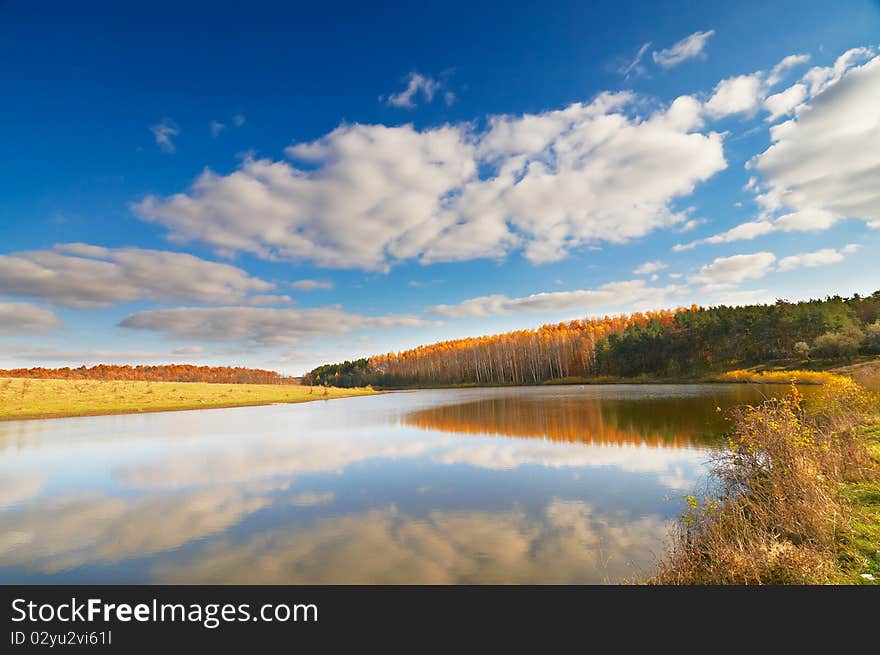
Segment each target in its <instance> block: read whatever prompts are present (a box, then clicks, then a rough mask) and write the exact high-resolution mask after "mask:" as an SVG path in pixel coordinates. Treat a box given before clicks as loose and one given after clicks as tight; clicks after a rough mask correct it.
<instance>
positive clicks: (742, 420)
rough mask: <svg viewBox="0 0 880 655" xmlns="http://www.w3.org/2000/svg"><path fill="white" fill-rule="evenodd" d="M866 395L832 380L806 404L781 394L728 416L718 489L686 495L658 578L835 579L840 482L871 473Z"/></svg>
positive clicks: (842, 517) (841, 519)
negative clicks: (864, 435) (864, 437)
mask: <svg viewBox="0 0 880 655" xmlns="http://www.w3.org/2000/svg"><path fill="white" fill-rule="evenodd" d="M869 411H870V404H869V400H868V397H867V395H866V393H865V392H864V391H863V390H862V389H861V388H860V387H859V386H858V385H857V384H855V383H854V382H852V381H851V380H849V379H846V378H840V377H834V378H833V379H831V380H829V381H828V382H827V383H826V384H825V385H824V386H823V388H822V391H821V392H820V393H819V394H817V396H816V397H815V398H812V399H811V400H810V402H809V403H805V402H804V400H803V398H802V397H801V395H800V394H799V393H798V391H797V389H796V388H795V387H793V388H792V391H791V394H790V395H789V396H788V397H786V398H783V399H773V400H767V401H765V402H763V403H762V404H760V405H757V406H754V407H752V406H746V407H742V408H739V409H737V410H735V412H734V417H733V418H734V425H735V429H734V433H733V435H732V436H731V438H730V440H729V444H728V446H729V447H728V449H727V450H724V451H722V452H719V453H718V454H717V456H716V459H715V461H714V463H713V467H712V481H713V484H714V489H715V492H714V493H712V494H710V495H709V496H707V497H706V498H704V499H703V500H702V501H701V500H699V499H697V498H694V497H689V498H688V504H689V511H688V513H687V514H686V515H685V516H684V517H682V520H681V521H680V523H679V524H678V525H677V527H676V528H675V531H674V533H673V535H672V544H671V547H670V550H669V553H668V554H667V557H666V558H665V559H664V560H663V561H662V562H661V563H660V573H659V574H658V576H657V577H656V579H655V580H654V582H656V583H660V584H792V583H793V584H817V583H824V582H828V581H830V580H831V578H832V576H833V575H834V573H835V571H836V570H837V569H836V545H837V543H838V538H839V536H840V534H841V532H842V531H845V530H846V529H847V524H846V511H845V507H844V506H843V504H842V500H841V498H840V497H839V494H838V491H837V490H838V488H839V486H840V483H841V482H843V481H845V480H854V479H862V478H864V477H865V476H868V475H873V474H874V471H873V469H872V467H871V464H870V460H869V459H868V457H867V455H866V453H865V449H864V446H863V444H862V442H861V439H860V433H861V429H862V427H863V425H864V424H865V423H866V421H867V420H868V413H869Z"/></svg>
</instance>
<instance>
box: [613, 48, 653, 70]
mask: <svg viewBox="0 0 880 655" xmlns="http://www.w3.org/2000/svg"><path fill="white" fill-rule="evenodd" d="M650 47H651V42H650V41H648V42H647V43H644V44H642V47H641V48H639V51H638V52H637V53H636V56H635V57H633V58H632V59H631V60H628V61H626V62H625V63H623V64H622V65H620V66H619V67H618V68H617V72H618V73H620V74H621V75H623V76H624V77H627V78H628V77H629V76H630V75H632V74H636V75H642V74H644V72H645V68H644V66H642V57H644V56H645V53H646V52H648V48H650Z"/></svg>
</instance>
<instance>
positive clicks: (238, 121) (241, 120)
mask: <svg viewBox="0 0 880 655" xmlns="http://www.w3.org/2000/svg"><path fill="white" fill-rule="evenodd" d="M245 122H246V119H245V117H244V114H236V115H235V116H233V117H232V124H233V125H235V127H241V126H242V125H244V124H245Z"/></svg>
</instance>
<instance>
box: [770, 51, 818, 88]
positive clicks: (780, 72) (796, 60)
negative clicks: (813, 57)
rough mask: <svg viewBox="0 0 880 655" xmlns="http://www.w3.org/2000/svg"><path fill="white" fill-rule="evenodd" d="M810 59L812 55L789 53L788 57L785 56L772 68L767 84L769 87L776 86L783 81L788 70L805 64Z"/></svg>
mask: <svg viewBox="0 0 880 655" xmlns="http://www.w3.org/2000/svg"><path fill="white" fill-rule="evenodd" d="M808 61H810V55H788V56H787V57H783V58H782V60H781V61H780V62H779V63H778V64H776V65H775V66H774V67H773V68H772V69H771V70H770V73H769V74H768V75H767V79H766V85H767V86H768V87H772V86H776V85H777V84H779V83H780V82H781V81H782V79H783V77H784V76H785V73H786V72H788V71H789V70H790V69H792V68H795V67H796V66H800V65H801V64H805V63H807V62H808Z"/></svg>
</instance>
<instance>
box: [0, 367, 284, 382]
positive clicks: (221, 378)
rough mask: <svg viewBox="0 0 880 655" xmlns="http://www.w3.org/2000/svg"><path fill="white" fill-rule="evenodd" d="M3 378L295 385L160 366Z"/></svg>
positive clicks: (224, 370)
mask: <svg viewBox="0 0 880 655" xmlns="http://www.w3.org/2000/svg"><path fill="white" fill-rule="evenodd" d="M0 377H7V378H36V379H49V378H52V379H61V380H126V381H127V380H143V381H149V382H213V383H225V384H293V383H295V382H297V381H296V380H294V378H290V377H285V376H283V375H281V374H280V373H277V372H275V371H266V370H263V369H258V368H244V367H240V366H235V367H232V366H194V365H192V364H163V365H159V366H143V365H141V366H130V365H124V366H117V365H109V364H98V365H97V366H80V367H78V368H70V367H63V368H43V367H35V368H15V369H9V370H3V369H0Z"/></svg>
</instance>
